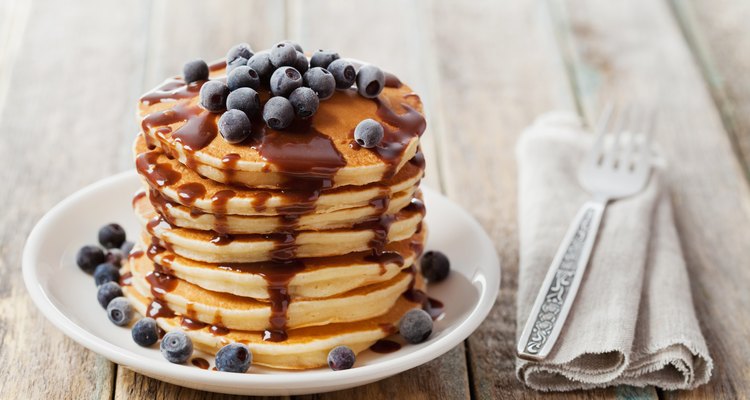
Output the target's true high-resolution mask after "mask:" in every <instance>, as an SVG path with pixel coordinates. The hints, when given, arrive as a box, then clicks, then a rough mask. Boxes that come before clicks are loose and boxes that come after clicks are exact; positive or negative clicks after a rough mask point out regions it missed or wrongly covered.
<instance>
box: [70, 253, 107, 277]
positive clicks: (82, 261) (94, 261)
mask: <svg viewBox="0 0 750 400" xmlns="http://www.w3.org/2000/svg"><path fill="white" fill-rule="evenodd" d="M105 261H107V256H106V255H105V254H104V250H102V248H101V247H99V246H83V247H81V249H80V250H78V254H76V264H78V267H80V268H81V269H82V270H83V271H84V272H86V273H87V274H92V273H94V269H96V266H97V265H99V264H101V263H103V262H105Z"/></svg>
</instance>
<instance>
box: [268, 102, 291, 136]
mask: <svg viewBox="0 0 750 400" xmlns="http://www.w3.org/2000/svg"><path fill="white" fill-rule="evenodd" d="M263 121H266V125H268V127H269V128H271V129H276V130H279V129H284V128H286V127H288V126H289V125H291V123H292V121H294V107H292V103H290V102H289V100H287V99H286V98H284V97H281V96H276V97H271V98H270V99H268V101H266V104H265V105H263Z"/></svg>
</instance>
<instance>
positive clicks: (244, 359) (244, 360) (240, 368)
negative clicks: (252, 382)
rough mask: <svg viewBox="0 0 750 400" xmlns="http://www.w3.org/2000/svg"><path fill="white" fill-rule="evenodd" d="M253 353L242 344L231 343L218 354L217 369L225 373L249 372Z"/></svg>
mask: <svg viewBox="0 0 750 400" xmlns="http://www.w3.org/2000/svg"><path fill="white" fill-rule="evenodd" d="M252 362H253V353H251V352H250V349H249V348H248V347H247V346H245V345H244V344H242V343H230V344H228V345H226V346H224V347H222V348H221V349H220V350H219V352H218V353H216V369H218V370H219V371H224V372H239V373H244V372H247V370H248V368H250V364H251V363H252Z"/></svg>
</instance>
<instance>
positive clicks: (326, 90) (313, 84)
mask: <svg viewBox="0 0 750 400" xmlns="http://www.w3.org/2000/svg"><path fill="white" fill-rule="evenodd" d="M304 81H305V85H306V86H307V87H309V88H310V89H312V90H313V91H314V92H315V93H317V94H318V98H319V99H320V100H326V99H330V98H331V96H333V92H334V90H336V80H335V79H334V78H333V75H331V73H330V72H329V71H328V70H327V69H325V68H321V67H315V68H310V70H309V71H307V72H306V73H305V76H304Z"/></svg>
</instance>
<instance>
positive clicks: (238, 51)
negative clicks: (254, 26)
mask: <svg viewBox="0 0 750 400" xmlns="http://www.w3.org/2000/svg"><path fill="white" fill-rule="evenodd" d="M252 56H253V49H252V48H251V47H250V45H249V44H247V43H238V44H235V45H234V46H232V47H231V48H230V49H229V51H228V52H227V64H229V63H231V62H232V61H234V60H236V59H238V58H244V59H245V60H247V59H249V58H250V57H252Z"/></svg>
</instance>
